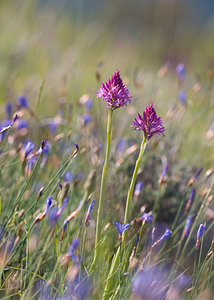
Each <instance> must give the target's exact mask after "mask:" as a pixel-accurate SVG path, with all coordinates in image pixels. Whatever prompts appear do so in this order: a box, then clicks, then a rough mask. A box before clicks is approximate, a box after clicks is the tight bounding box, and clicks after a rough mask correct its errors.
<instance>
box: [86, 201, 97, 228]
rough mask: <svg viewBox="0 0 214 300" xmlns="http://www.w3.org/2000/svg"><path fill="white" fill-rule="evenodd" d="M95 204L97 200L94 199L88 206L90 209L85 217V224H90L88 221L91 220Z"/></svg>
mask: <svg viewBox="0 0 214 300" xmlns="http://www.w3.org/2000/svg"><path fill="white" fill-rule="evenodd" d="M94 205H95V200H94V199H93V200H92V201H91V203H90V205H89V207H88V211H87V214H86V218H85V224H88V221H89V220H91V212H92V209H93V208H94Z"/></svg>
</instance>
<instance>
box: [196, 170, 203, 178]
mask: <svg viewBox="0 0 214 300" xmlns="http://www.w3.org/2000/svg"><path fill="white" fill-rule="evenodd" d="M202 171H203V168H200V169H199V170H198V171H197V172H196V173H195V175H194V179H195V180H196V179H198V177H199V175H200V174H201V172H202Z"/></svg>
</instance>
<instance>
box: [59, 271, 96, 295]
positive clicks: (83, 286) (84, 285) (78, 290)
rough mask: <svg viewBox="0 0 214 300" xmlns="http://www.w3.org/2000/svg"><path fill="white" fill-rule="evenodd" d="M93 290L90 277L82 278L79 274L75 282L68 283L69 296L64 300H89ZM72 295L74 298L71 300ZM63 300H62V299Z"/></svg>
mask: <svg viewBox="0 0 214 300" xmlns="http://www.w3.org/2000/svg"><path fill="white" fill-rule="evenodd" d="M91 290H92V285H91V282H90V280H89V278H88V276H85V277H83V276H81V274H78V275H77V276H76V278H75V280H72V281H70V282H69V283H68V294H66V295H65V296H64V298H63V299H62V300H71V299H76V300H86V299H89V295H90V292H91ZM71 295H72V298H71ZM60 300H61V299H60Z"/></svg>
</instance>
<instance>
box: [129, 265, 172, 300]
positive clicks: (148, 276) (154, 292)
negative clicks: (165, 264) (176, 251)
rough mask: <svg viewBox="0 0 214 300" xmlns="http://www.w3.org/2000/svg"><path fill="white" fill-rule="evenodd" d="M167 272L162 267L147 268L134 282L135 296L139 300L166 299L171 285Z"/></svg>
mask: <svg viewBox="0 0 214 300" xmlns="http://www.w3.org/2000/svg"><path fill="white" fill-rule="evenodd" d="M167 274H168V273H167V272H164V270H163V269H162V268H161V267H157V266H156V267H153V268H145V269H143V270H142V271H140V272H139V273H138V274H137V275H136V276H135V277H134V279H133V281H132V290H133V294H134V295H135V296H137V299H142V300H143V299H149V300H157V299H158V300H163V299H165V297H166V293H167V291H168V287H169V283H168V280H167Z"/></svg>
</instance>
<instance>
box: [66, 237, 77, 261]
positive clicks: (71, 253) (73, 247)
mask: <svg viewBox="0 0 214 300" xmlns="http://www.w3.org/2000/svg"><path fill="white" fill-rule="evenodd" d="M78 246H79V239H78V238H75V239H73V241H72V242H71V245H70V247H69V250H68V256H69V257H70V258H71V259H72V260H73V261H76V260H77V256H76V255H75V254H74V251H75V250H76V249H77V248H78Z"/></svg>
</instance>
